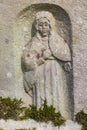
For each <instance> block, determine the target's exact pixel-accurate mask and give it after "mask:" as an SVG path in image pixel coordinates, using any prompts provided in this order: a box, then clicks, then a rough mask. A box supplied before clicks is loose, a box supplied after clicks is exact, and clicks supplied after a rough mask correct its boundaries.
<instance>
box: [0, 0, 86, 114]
mask: <svg viewBox="0 0 87 130" xmlns="http://www.w3.org/2000/svg"><path fill="white" fill-rule="evenodd" d="M41 10H44V11H45V10H46V11H49V12H51V13H52V14H53V15H54V17H55V18H56V21H57V25H56V28H55V29H56V31H57V33H58V34H60V36H61V37H62V38H63V39H64V41H65V42H67V43H68V45H69V47H70V49H71V52H73V53H71V54H72V60H73V83H72V73H71V74H70V75H69V74H67V77H69V78H70V79H71V83H70V82H69V86H71V87H70V88H69V93H70V98H69V99H70V102H71V104H73V105H70V106H71V109H72V111H73V107H72V106H74V112H75V113H76V112H78V111H80V110H81V109H84V110H85V111H87V103H86V102H87V89H86V87H87V58H86V57H87V49H86V48H87V43H86V42H87V11H86V10H87V1H85V0H69V1H67V0H48V1H47V0H44V1H43V0H37V1H36V0H33V1H31V0H26V1H25V0H22V1H19V0H14V1H12V0H3V1H0V43H1V44H0V95H1V96H4V97H8V96H10V97H12V98H13V97H17V98H22V99H23V101H24V102H25V104H26V105H27V104H30V103H32V98H31V99H29V95H28V94H27V93H25V91H24V87H23V73H22V69H21V55H22V51H23V50H24V45H25V44H27V42H28V41H29V40H30V39H31V30H32V22H33V21H34V17H35V14H36V12H38V11H41ZM58 25H59V26H58ZM33 35H34V32H33V31H32V36H33ZM70 79H69V80H70ZM30 94H32V93H30ZM73 97H74V102H73Z"/></svg>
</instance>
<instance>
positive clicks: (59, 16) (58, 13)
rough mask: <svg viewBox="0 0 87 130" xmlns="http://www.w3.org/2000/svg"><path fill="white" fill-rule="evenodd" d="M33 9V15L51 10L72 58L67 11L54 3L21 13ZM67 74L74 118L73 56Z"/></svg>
mask: <svg viewBox="0 0 87 130" xmlns="http://www.w3.org/2000/svg"><path fill="white" fill-rule="evenodd" d="M29 10H30V11H31V12H32V15H31V17H32V16H33V12H34V13H35V14H36V13H37V12H39V11H49V12H51V13H52V14H53V16H54V18H55V20H56V31H57V33H58V34H59V35H60V36H61V37H62V38H63V39H64V41H65V42H66V43H67V44H68V46H69V48H70V51H71V58H72V55H73V50H72V25H71V21H70V18H69V15H68V14H67V12H66V11H65V10H64V9H62V8H61V7H59V6H57V5H54V4H47V3H46V4H34V5H31V6H30V7H27V8H26V9H24V10H23V11H22V12H21V13H20V15H21V14H22V13H24V12H27V11H29ZM35 33H36V32H35V27H34V23H33V25H32V32H31V37H33V36H34V35H35ZM66 75H67V84H68V91H69V107H70V111H71V115H72V118H73V115H74V92H73V58H72V70H71V72H70V73H68V72H66Z"/></svg>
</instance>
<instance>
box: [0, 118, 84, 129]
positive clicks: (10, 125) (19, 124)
mask: <svg viewBox="0 0 87 130" xmlns="http://www.w3.org/2000/svg"><path fill="white" fill-rule="evenodd" d="M81 127H82V126H81V125H79V124H77V123H76V122H73V121H70V120H67V122H66V123H65V125H62V126H61V127H54V126H53V125H52V123H51V122H49V123H48V124H47V123H37V122H36V121H34V120H24V121H14V120H7V121H4V120H0V128H3V129H4V130H14V129H29V128H30V129H31V130H32V129H33V128H36V130H49V129H50V130H81Z"/></svg>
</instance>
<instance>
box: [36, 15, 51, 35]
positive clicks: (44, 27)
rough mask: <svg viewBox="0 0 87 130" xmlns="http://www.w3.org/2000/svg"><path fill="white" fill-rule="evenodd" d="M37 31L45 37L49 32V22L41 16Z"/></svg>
mask: <svg viewBox="0 0 87 130" xmlns="http://www.w3.org/2000/svg"><path fill="white" fill-rule="evenodd" d="M38 32H39V33H40V35H41V36H42V37H46V36H48V35H49V33H50V24H49V21H48V20H47V19H46V18H41V19H39V21H38Z"/></svg>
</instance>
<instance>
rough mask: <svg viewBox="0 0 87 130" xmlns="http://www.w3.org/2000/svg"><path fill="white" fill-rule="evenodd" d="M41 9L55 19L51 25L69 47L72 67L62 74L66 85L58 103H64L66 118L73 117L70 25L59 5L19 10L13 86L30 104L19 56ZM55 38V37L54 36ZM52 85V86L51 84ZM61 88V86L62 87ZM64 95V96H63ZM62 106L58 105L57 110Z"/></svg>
mask: <svg viewBox="0 0 87 130" xmlns="http://www.w3.org/2000/svg"><path fill="white" fill-rule="evenodd" d="M41 11H47V12H50V13H51V14H52V15H53V17H54V19H55V25H54V26H53V28H54V30H55V32H56V33H57V35H59V36H60V37H61V38H62V39H64V42H65V43H66V44H67V46H68V47H69V49H70V56H71V61H70V62H71V66H72V69H71V70H70V71H69V72H67V71H65V70H64V75H65V79H64V80H66V84H67V87H65V90H64V92H63V93H62V91H63V90H61V88H59V91H60V92H59V95H62V96H60V99H58V100H59V103H60V102H61V103H60V104H65V106H66V110H65V111H66V112H65V113H68V114H65V113H64V112H62V113H63V115H65V117H66V118H70V119H72V118H73V113H74V97H73V95H74V94H73V60H72V25H71V21H70V18H69V15H68V14H67V13H66V11H65V10H64V9H63V8H61V7H60V6H57V5H54V4H33V5H31V6H29V7H27V8H25V9H24V10H23V11H21V12H20V13H19V14H18V16H17V19H16V21H15V25H14V72H15V87H16V88H17V89H16V92H17V91H18V93H19V95H20V96H19V97H23V100H24V102H25V104H32V97H31V96H29V95H28V94H27V93H26V92H25V91H24V85H23V72H22V67H23V66H22V63H21V56H22V53H23V50H25V45H26V44H27V43H28V42H29V41H30V40H31V39H32V37H34V35H35V33H36V31H35V27H34V19H35V16H36V14H37V13H38V12H41ZM54 39H55V37H54ZM59 62H60V64H61V66H63V64H64V61H62V62H61V59H60V60H59ZM19 86H20V88H19ZM52 87H53V86H52ZM62 89H63V88H62ZM31 94H32V91H31V92H30V95H31ZM64 95H66V96H64ZM63 107H64V106H62V105H60V108H59V110H60V111H61V109H64V108H63Z"/></svg>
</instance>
